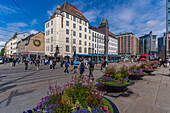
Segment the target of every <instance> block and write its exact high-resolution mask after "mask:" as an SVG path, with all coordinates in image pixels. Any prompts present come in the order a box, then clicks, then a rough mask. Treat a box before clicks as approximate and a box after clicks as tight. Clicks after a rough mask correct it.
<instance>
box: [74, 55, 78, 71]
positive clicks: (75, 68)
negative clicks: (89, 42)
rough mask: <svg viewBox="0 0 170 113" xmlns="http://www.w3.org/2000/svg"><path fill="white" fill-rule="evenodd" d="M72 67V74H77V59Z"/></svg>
mask: <svg viewBox="0 0 170 113" xmlns="http://www.w3.org/2000/svg"><path fill="white" fill-rule="evenodd" d="M73 65H74V66H73V74H75V73H78V68H77V58H76V59H75V60H74V62H73Z"/></svg>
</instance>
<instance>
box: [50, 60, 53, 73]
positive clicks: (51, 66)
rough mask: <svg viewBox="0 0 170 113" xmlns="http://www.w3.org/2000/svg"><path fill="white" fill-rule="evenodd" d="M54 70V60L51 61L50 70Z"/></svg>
mask: <svg viewBox="0 0 170 113" xmlns="http://www.w3.org/2000/svg"><path fill="white" fill-rule="evenodd" d="M52 68H53V60H52V59H51V60H50V69H51V70H52Z"/></svg>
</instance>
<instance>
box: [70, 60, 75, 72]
mask: <svg viewBox="0 0 170 113" xmlns="http://www.w3.org/2000/svg"><path fill="white" fill-rule="evenodd" d="M73 65H74V59H71V71H73V70H74V66H73Z"/></svg>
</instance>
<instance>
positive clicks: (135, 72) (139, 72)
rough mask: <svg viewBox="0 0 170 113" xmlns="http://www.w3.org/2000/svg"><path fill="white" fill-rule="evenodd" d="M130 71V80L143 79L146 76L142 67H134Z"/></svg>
mask: <svg viewBox="0 0 170 113" xmlns="http://www.w3.org/2000/svg"><path fill="white" fill-rule="evenodd" d="M129 71H130V76H129V78H130V79H137V78H141V77H143V76H145V75H146V73H145V72H143V69H142V68H141V67H140V66H136V65H133V66H131V67H130V68H129Z"/></svg>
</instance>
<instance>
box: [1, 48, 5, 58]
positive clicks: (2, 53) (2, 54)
mask: <svg viewBox="0 0 170 113" xmlns="http://www.w3.org/2000/svg"><path fill="white" fill-rule="evenodd" d="M4 52H5V49H4V48H2V49H1V54H0V56H1V57H3V56H4Z"/></svg>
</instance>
